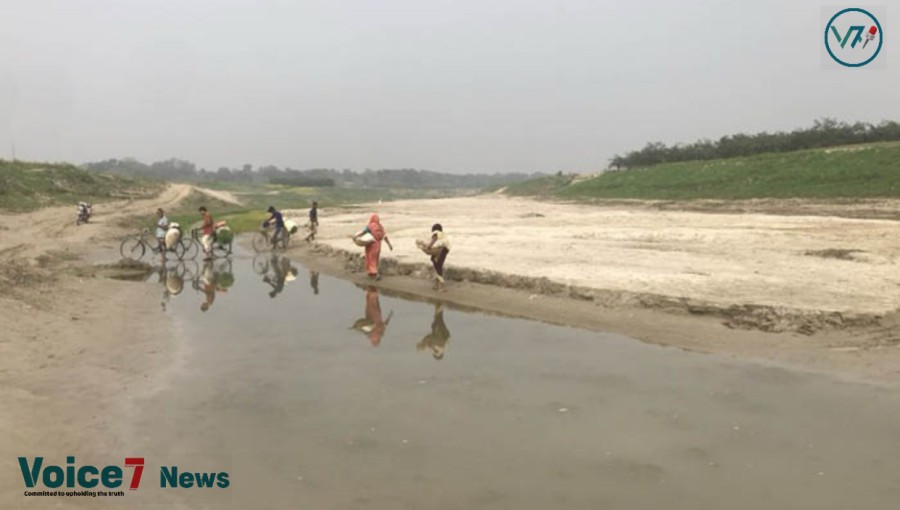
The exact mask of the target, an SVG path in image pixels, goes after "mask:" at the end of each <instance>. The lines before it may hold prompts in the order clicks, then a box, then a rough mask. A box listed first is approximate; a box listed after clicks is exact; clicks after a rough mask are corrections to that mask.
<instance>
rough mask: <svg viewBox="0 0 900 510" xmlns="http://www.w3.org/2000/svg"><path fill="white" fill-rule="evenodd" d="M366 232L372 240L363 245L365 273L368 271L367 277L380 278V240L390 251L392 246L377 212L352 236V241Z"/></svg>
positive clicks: (358, 238)
mask: <svg viewBox="0 0 900 510" xmlns="http://www.w3.org/2000/svg"><path fill="white" fill-rule="evenodd" d="M366 234H369V235H371V236H372V241H371V242H369V243H368V244H366V245H365V246H366V273H368V275H369V278H374V279H376V280H380V279H381V275H380V274H378V261H379V260H380V259H381V241H382V240H384V242H386V243H387V245H388V248H390V249H391V251H394V247H393V246H391V240H390V239H388V236H387V232H385V231H384V227H382V226H381V221H380V220H379V218H378V215H377V214H373V215H372V216H371V217H370V218H369V224H368V225H366V226H365V228H363V229H362V230H360V231H359V232H357V233H356V235H355V236H353V241H354V242H357V243H358V241H359V240H360V238H362V237H363V236H365V235H366Z"/></svg>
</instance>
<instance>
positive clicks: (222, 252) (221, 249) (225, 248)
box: [213, 243, 231, 257]
mask: <svg viewBox="0 0 900 510" xmlns="http://www.w3.org/2000/svg"><path fill="white" fill-rule="evenodd" d="M213 254H214V255H215V256H216V257H227V256H229V255H231V243H228V244H220V243H215V244H213Z"/></svg>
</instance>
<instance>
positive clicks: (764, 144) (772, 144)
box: [609, 118, 900, 170]
mask: <svg viewBox="0 0 900 510" xmlns="http://www.w3.org/2000/svg"><path fill="white" fill-rule="evenodd" d="M892 141H900V124H898V123H897V122H894V121H889V120H885V121H882V122H880V123H878V124H871V123H868V122H855V123H853V124H849V123H846V122H841V121H837V120H835V119H831V118H824V119H820V120H816V121H815V123H814V124H813V126H812V127H809V128H800V129H795V130H793V131H789V132H784V131H779V132H775V133H769V132H765V131H763V132H761V133H756V134H749V135H748V134H743V133H741V134H737V135H731V136H723V137H722V138H720V139H718V140H708V139H703V140H698V141H696V142H694V143H688V144H675V145H671V146H667V145H666V144H664V143H661V142H652V143H648V144H647V145H646V146H645V147H644V148H643V149H640V150H636V151H631V152H628V153H626V154H625V155H624V156H620V155H618V154H617V155H615V156H613V158H612V159H611V160H610V164H609V166H610V168H615V169H617V170H619V169H625V168H637V167H646V166H652V165H658V164H660V163H671V162H676V161H694V160H709V159H723V158H734V157H738V156H752V155H754V154H762V153H766V152H791V151H799V150H804V149H817V148H822V147H835V146H839V145H852V144H859V143H872V142H892Z"/></svg>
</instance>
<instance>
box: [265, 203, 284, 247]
mask: <svg viewBox="0 0 900 510" xmlns="http://www.w3.org/2000/svg"><path fill="white" fill-rule="evenodd" d="M266 211H267V212H268V213H269V214H270V215H271V216H269V219H267V220H266V221H264V222H263V225H264V226H267V227H268V226H269V225H272V224H274V225H275V232H274V233H273V234H272V246H275V243H276V242H278V237H279V236H283V235H285V232H286V230H285V229H284V216H282V214H281V212H279V211H278V209H275V207H273V206H271V205H270V206H269V208H268V209H266Z"/></svg>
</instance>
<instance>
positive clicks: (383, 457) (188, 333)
mask: <svg viewBox="0 0 900 510" xmlns="http://www.w3.org/2000/svg"><path fill="white" fill-rule="evenodd" d="M179 273H180V274H179ZM174 274H175V275H176V276H172V273H171V272H170V273H169V274H165V275H159V274H157V275H156V276H154V277H153V278H151V281H154V282H156V283H158V284H159V285H158V287H157V288H158V290H159V291H160V292H161V294H162V298H161V304H162V305H163V307H164V308H165V309H166V310H167V312H166V313H168V314H170V315H171V317H172V318H173V320H174V321H175V323H176V326H177V329H178V330H179V331H180V332H181V333H180V338H179V342H180V343H181V346H182V348H183V353H184V354H183V359H182V361H181V362H180V363H179V364H178V366H177V368H176V369H174V370H173V371H172V373H171V374H170V375H169V380H168V381H167V384H166V386H165V387H164V388H163V389H161V390H159V391H158V392H156V393H154V394H152V395H150V396H147V397H144V398H142V399H140V400H139V401H137V402H134V403H133V406H134V410H135V411H134V413H133V416H134V420H135V421H134V423H132V424H130V428H129V430H130V431H131V435H132V436H133V437H132V440H131V441H129V446H132V447H134V448H135V450H136V451H145V452H152V457H153V458H154V459H160V460H161V461H162V462H163V463H169V464H179V465H182V466H192V467H191V469H195V470H208V471H215V470H226V471H228V472H229V473H230V477H231V480H232V486H231V488H230V489H229V490H228V491H218V492H215V493H213V492H211V491H207V492H205V493H204V492H203V491H199V492H198V491H194V492H191V491H182V492H181V493H179V494H178V496H177V497H178V498H182V500H183V501H184V502H186V503H187V504H188V505H190V506H191V507H192V508H204V507H208V508H222V507H231V508H248V507H252V506H260V503H262V502H264V505H263V506H265V507H267V508H268V507H271V508H297V507H302V508H359V507H363V506H365V507H366V508H369V509H381V508H384V509H397V508H517V509H546V508H585V509H588V508H590V509H596V508H666V509H681V508H684V509H691V510H695V509H698V508H729V509H735V508H741V509H742V508H746V509H754V510H755V509H759V508H792V509H806V508H809V509H813V508H815V509H823V508H890V507H893V506H894V505H895V504H896V503H895V502H896V501H897V498H900V455H898V454H900V451H898V450H900V396H898V394H897V392H896V391H895V390H893V389H888V388H883V387H876V386H869V385H864V384H851V383H844V382H839V381H836V380H833V379H831V378H828V377H826V376H822V375H816V374H808V373H804V372H794V371H791V370H787V369H784V368H777V367H772V366H766V365H759V364H752V363H743V362H737V361H732V360H727V359H723V358H721V357H717V356H711V355H698V354H691V353H686V352H681V351H677V350H674V349H666V348H660V347H657V346H652V345H647V344H643V343H641V342H638V341H634V340H630V339H627V338H622V337H619V336H616V335H611V334H600V333H594V332H587V331H581V330H577V329H573V328H565V327H558V326H551V325H547V324H542V323H537V322H531V321H526V320H519V319H510V318H502V317H497V316H492V315H485V314H479V313H473V312H470V311H463V310H459V309H455V308H452V307H449V306H445V305H441V304H439V303H428V302H421V301H410V300H406V299H401V298H400V297H395V296H390V295H385V294H384V293H380V292H379V291H378V290H377V289H375V288H371V287H359V286H357V285H354V284H352V283H349V282H346V281H342V280H338V279H335V278H331V277H328V276H326V275H319V274H318V273H315V272H313V271H310V270H309V269H307V268H305V267H303V266H302V265H301V264H299V263H296V262H292V261H290V260H288V259H281V258H274V259H273V258H268V257H257V258H256V259H252V258H250V257H249V256H246V255H243V256H242V255H240V254H239V255H238V256H236V257H235V258H234V260H232V261H219V262H217V263H216V264H212V265H208V266H206V267H205V268H204V267H202V266H201V267H185V268H184V269H183V270H181V269H179V270H178V271H176V273H174ZM160 276H162V278H161V279H160ZM179 280H180V283H179ZM148 455H149V454H148ZM173 497H174V496H173Z"/></svg>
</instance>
